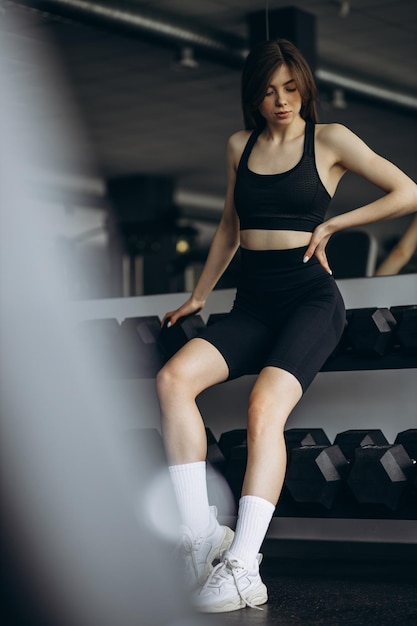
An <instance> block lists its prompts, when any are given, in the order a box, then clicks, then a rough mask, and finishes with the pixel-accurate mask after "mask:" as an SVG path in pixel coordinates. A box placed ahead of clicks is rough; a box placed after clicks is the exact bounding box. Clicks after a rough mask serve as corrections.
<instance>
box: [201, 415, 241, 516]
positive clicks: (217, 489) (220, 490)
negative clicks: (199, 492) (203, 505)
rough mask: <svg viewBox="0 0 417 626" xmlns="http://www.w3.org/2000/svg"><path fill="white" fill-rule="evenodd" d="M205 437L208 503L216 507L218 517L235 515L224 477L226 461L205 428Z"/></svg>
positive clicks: (211, 435)
mask: <svg viewBox="0 0 417 626" xmlns="http://www.w3.org/2000/svg"><path fill="white" fill-rule="evenodd" d="M206 436H207V491H208V495H209V501H210V503H211V504H214V505H216V507H217V511H218V514H219V516H221V515H235V513H236V505H235V501H234V497H233V494H232V491H231V489H230V487H229V485H228V482H227V479H226V477H225V470H226V459H225V457H224V455H223V452H222V451H221V449H220V446H219V444H218V442H217V439H216V437H215V436H214V434H213V432H212V431H211V429H210V428H208V427H206Z"/></svg>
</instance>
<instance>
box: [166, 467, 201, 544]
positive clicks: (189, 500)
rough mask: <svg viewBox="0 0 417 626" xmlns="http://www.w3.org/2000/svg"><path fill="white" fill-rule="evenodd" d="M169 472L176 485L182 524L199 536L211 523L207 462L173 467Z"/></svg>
mask: <svg viewBox="0 0 417 626" xmlns="http://www.w3.org/2000/svg"><path fill="white" fill-rule="evenodd" d="M168 470H169V473H170V475H171V479H172V482H173V484H174V492H175V496H176V498H177V503H178V508H179V512H180V516H181V520H182V523H183V524H184V525H185V526H188V528H189V529H190V530H191V532H192V534H193V535H194V536H197V535H198V534H199V533H201V531H203V530H205V529H206V528H207V527H208V526H209V522H210V508H209V501H208V495H207V482H206V462H205V461H199V462H197V463H185V464H183V465H171V466H169V467H168Z"/></svg>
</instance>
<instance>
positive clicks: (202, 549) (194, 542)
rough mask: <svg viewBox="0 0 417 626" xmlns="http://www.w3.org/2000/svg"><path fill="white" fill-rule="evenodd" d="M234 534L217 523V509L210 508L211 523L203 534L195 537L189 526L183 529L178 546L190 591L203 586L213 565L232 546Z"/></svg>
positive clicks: (226, 527)
mask: <svg viewBox="0 0 417 626" xmlns="http://www.w3.org/2000/svg"><path fill="white" fill-rule="evenodd" d="M234 534H235V533H234V532H233V530H232V529H231V528H229V527H228V526H221V525H220V524H219V523H218V521H217V508H216V507H215V506H211V507H210V523H209V526H208V528H207V530H205V531H204V532H203V533H201V534H200V535H198V536H194V535H193V534H192V533H191V531H190V529H189V528H188V527H187V526H182V527H181V539H180V542H179V546H178V552H179V556H180V558H181V560H182V563H183V568H184V575H185V583H186V585H187V587H188V588H189V589H190V590H194V589H196V588H197V587H199V586H201V585H202V584H203V583H204V581H205V580H206V579H207V577H208V576H209V574H210V573H211V571H212V570H213V566H212V563H213V561H215V560H220V559H221V558H222V556H223V554H224V553H225V552H226V550H228V549H229V548H230V546H231V544H232V541H233V537H234Z"/></svg>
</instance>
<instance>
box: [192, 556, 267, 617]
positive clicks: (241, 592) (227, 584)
mask: <svg viewBox="0 0 417 626" xmlns="http://www.w3.org/2000/svg"><path fill="white" fill-rule="evenodd" d="M261 561H262V555H261V554H258V558H257V560H256V562H255V565H254V567H253V569H252V570H249V569H248V568H247V566H246V564H245V563H244V562H243V561H241V560H240V559H237V558H236V557H234V556H233V554H231V553H230V552H227V553H226V554H225V555H224V557H223V561H222V562H221V563H219V564H218V565H217V566H216V567H215V568H214V569H213V571H212V572H211V574H210V575H209V577H208V579H207V580H206V582H205V584H204V585H203V587H202V588H201V590H200V591H199V592H198V593H197V594H196V595H195V596H194V598H193V601H194V606H195V608H196V609H197V610H198V611H202V612H203V613H226V612H228V611H237V609H243V608H244V607H246V606H249V607H251V608H254V609H255V608H256V609H259V605H260V604H265V602H267V601H268V592H267V589H266V587H265V585H264V583H263V582H262V580H261V577H260V575H259V565H260V563H261ZM260 610H262V609H260Z"/></svg>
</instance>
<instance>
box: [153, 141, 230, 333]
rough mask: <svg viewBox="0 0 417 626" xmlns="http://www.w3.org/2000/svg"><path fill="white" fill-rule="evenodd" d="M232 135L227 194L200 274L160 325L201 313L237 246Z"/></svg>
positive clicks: (228, 152) (173, 322)
mask: <svg viewBox="0 0 417 626" xmlns="http://www.w3.org/2000/svg"><path fill="white" fill-rule="evenodd" d="M236 135H240V133H236V134H235V135H233V136H232V137H230V139H229V141H228V144H227V155H226V162H227V191H226V198H225V203H224V209H223V214H222V217H221V220H220V223H219V225H218V227H217V229H216V232H215V234H214V237H213V240H212V242H211V245H210V250H209V254H208V256H207V259H206V262H205V264H204V267H203V271H202V272H201V275H200V278H199V279H198V281H197V284H196V286H195V287H194V289H193V292H192V294H191V296H190V297H189V299H188V300H187V301H186V302H184V304H183V305H182V306H181V307H180V308H179V309H176V310H175V311H170V312H168V313H166V314H165V316H164V318H163V320H162V324H164V323H165V321H166V320H169V322H168V323H170V325H172V324H175V322H176V321H177V320H178V319H179V318H180V317H183V316H185V315H190V314H192V313H197V312H198V311H201V309H202V308H203V307H204V306H205V303H206V300H207V297H208V296H209V294H210V293H211V292H212V290H213V289H214V287H215V285H216V284H217V282H218V280H219V279H220V277H221V276H222V275H223V273H224V272H225V270H226V268H227V267H228V266H229V264H230V262H231V260H232V259H233V257H234V255H235V253H236V250H237V248H238V246H239V218H238V216H237V213H236V211H235V205H234V200H233V194H234V188H235V181H236V169H237V162H238V159H237V152H238V150H237V144H238V145H239V144H241V140H240V141H239V140H236Z"/></svg>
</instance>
